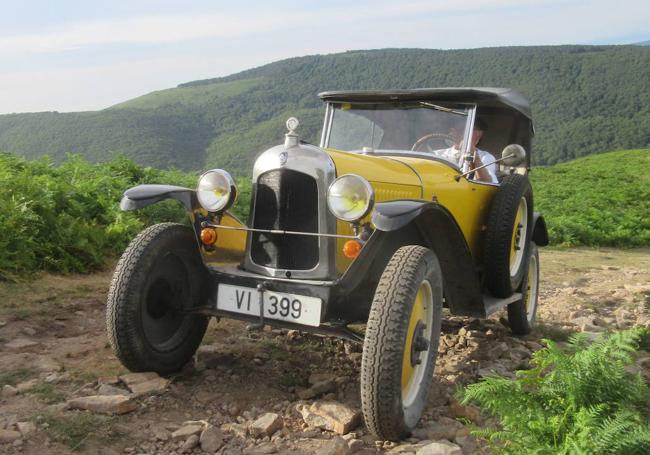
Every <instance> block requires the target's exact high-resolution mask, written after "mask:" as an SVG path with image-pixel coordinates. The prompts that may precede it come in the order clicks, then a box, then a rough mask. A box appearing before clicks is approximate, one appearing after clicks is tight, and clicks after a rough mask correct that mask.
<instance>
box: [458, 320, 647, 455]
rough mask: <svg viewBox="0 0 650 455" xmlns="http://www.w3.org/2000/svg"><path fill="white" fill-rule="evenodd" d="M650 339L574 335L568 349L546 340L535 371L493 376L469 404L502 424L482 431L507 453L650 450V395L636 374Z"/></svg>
mask: <svg viewBox="0 0 650 455" xmlns="http://www.w3.org/2000/svg"><path fill="white" fill-rule="evenodd" d="M648 335H649V333H648V330H647V329H632V330H629V331H625V332H619V333H614V334H610V335H606V336H602V337H600V338H599V339H597V340H596V341H594V342H593V343H591V344H589V342H588V338H587V336H586V335H585V334H580V335H574V336H573V337H572V338H571V339H570V342H569V345H568V347H567V349H566V351H564V350H562V349H561V348H560V347H559V346H558V345H557V344H556V343H554V342H552V341H549V340H545V343H546V347H545V348H544V349H542V350H540V351H538V352H536V353H534V354H533V359H532V361H531V364H532V369H530V370H527V371H518V372H517V378H516V379H514V380H510V379H506V378H501V377H494V378H488V379H485V380H483V381H481V382H479V383H477V384H473V385H470V386H468V387H467V388H466V389H465V390H464V392H463V393H462V395H463V401H464V403H469V402H475V403H477V404H479V405H480V406H481V407H482V408H483V409H484V410H485V411H487V412H488V413H489V414H491V415H493V416H495V417H497V418H498V420H499V423H500V428H499V429H497V428H491V429H487V430H478V431H476V432H475V433H476V434H477V435H480V436H483V437H486V438H488V440H489V441H490V442H491V443H492V445H493V448H494V449H495V452H496V453H502V454H521V453H535V454H549V455H551V454H553V455H555V454H587V453H588V454H594V455H597V454H617V455H624V454H645V453H650V425H648V420H647V419H648V408H647V406H646V404H647V402H648V399H649V398H650V390H648V386H647V385H646V383H645V381H644V379H643V378H642V377H641V376H640V374H638V373H636V374H633V373H630V372H629V366H630V365H632V364H633V363H634V353H635V351H636V350H637V349H638V348H639V344H640V343H641V342H642V338H644V337H645V338H647V337H648Z"/></svg>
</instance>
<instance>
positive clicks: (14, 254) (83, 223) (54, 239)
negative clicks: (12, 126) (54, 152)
mask: <svg viewBox="0 0 650 455" xmlns="http://www.w3.org/2000/svg"><path fill="white" fill-rule="evenodd" d="M141 183H167V184H172V185H180V186H186V187H194V186H195V185H196V176H194V175H191V174H186V173H181V172H179V171H160V170H156V169H152V168H149V167H145V168H143V167H140V166H137V165H136V164H135V163H133V162H132V161H130V160H128V159H126V158H124V157H116V158H114V159H112V160H111V161H109V162H106V163H104V164H99V165H93V164H89V163H88V162H87V161H85V160H84V159H82V158H80V157H70V158H69V159H68V160H67V161H65V162H64V163H63V164H61V165H60V166H56V165H53V164H52V163H51V162H50V161H49V160H46V159H41V160H37V161H26V160H24V159H21V158H18V157H16V156H13V155H10V154H0V187H2V188H3V189H4V191H3V192H2V194H0V232H2V233H3V235H2V236H1V237H0V278H3V277H4V278H5V279H7V278H12V277H14V276H18V275H21V274H24V273H28V272H32V271H35V270H49V271H57V272H84V271H89V270H93V269H97V268H100V267H101V266H103V265H104V264H105V260H106V258H107V256H108V257H115V256H116V255H119V254H121V252H122V251H123V250H124V248H125V247H126V245H127V244H128V242H129V241H130V240H131V239H132V238H133V237H134V236H135V235H137V234H138V233H139V232H140V231H141V230H142V229H143V228H144V227H145V226H147V225H150V224H153V223H155V222H158V221H179V222H183V221H186V220H187V219H188V217H187V214H186V213H185V210H184V209H183V208H182V207H181V206H180V205H179V204H177V203H176V202H175V201H165V202H164V203H160V204H155V205H153V206H150V207H147V208H145V209H143V210H139V211H136V212H122V211H120V209H119V201H120V198H121V196H122V193H123V192H124V190H126V189H128V188H129V187H131V186H134V185H137V184H141ZM240 187H241V188H242V189H243V193H245V192H246V191H249V192H250V183H248V182H243V181H242V182H240ZM249 198H250V196H249V195H248V194H242V197H241V198H240V199H239V203H238V205H237V206H236V208H235V213H236V214H237V215H239V216H246V213H247V212H246V211H247V210H248V200H249ZM244 201H245V202H244Z"/></svg>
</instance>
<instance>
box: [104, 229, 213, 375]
mask: <svg viewBox="0 0 650 455" xmlns="http://www.w3.org/2000/svg"><path fill="white" fill-rule="evenodd" d="M206 279H207V271H206V269H205V266H204V265H203V263H202V261H201V257H200V255H199V252H198V248H197V244H196V239H195V237H194V233H193V232H192V230H191V229H190V228H189V227H187V226H183V225H180V224H173V223H163V224H157V225H155V226H151V227H149V228H147V229H145V230H144V231H142V232H141V233H140V235H138V236H137V237H136V238H135V239H134V240H133V241H132V242H131V244H130V245H129V246H128V247H127V249H126V251H125V252H124V254H123V255H122V257H121V258H120V261H119V262H118V264H117V267H116V269H115V273H114V275H113V280H112V282H111V287H110V289H109V292H108V302H107V312H106V328H107V332H108V339H109V342H110V344H111V347H112V348H113V351H114V352H115V355H116V356H117V357H118V358H119V359H120V361H121V362H122V363H123V364H124V366H125V367H127V368H128V369H129V370H131V371H156V372H158V373H170V372H172V371H176V370H179V369H180V368H181V367H183V365H185V364H186V363H187V362H188V361H189V360H190V358H191V357H192V355H193V354H194V352H195V351H196V349H197V347H198V346H199V344H200V343H201V340H202V338H203V335H204V333H205V330H206V328H207V325H208V321H209V318H208V317H207V316H204V315H200V314H193V313H190V312H189V311H190V310H191V309H192V308H195V307H197V306H199V305H200V304H201V303H203V300H204V291H205V283H206Z"/></svg>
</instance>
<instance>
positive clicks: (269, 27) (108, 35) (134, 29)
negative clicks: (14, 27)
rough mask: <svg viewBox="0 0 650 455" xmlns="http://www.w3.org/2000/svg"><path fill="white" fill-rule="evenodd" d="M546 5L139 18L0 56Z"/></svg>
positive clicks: (2, 40) (470, 0)
mask: <svg viewBox="0 0 650 455" xmlns="http://www.w3.org/2000/svg"><path fill="white" fill-rule="evenodd" d="M549 1H550V0H528V1H522V0H465V1H463V2H455V3H454V2H452V3H448V2H440V1H410V2H408V1H405V2H402V3H395V2H373V3H371V4H370V5H365V6H358V5H355V6H349V7H346V8H329V9H324V10H318V11H307V10H306V9H305V10H303V11H284V10H281V11H277V10H272V11H256V12H255V13H252V12H250V11H249V12H247V13H245V14H243V13H240V14H193V15H174V16H142V17H133V18H113V19H103V20H95V21H87V22H78V23H72V24H68V25H66V26H60V27H57V28H53V29H50V30H46V31H43V32H39V33H27V34H25V33H22V34H13V35H6V36H2V35H0V53H5V54H6V53H24V52H34V53H46V52H61V51H69V50H77V49H82V48H88V47H92V46H100V45H110V44H132V45H133V44H145V45H146V44H170V43H179V42H184V41H191V40H197V39H207V38H224V39H226V38H232V37H236V36H241V35H249V34H253V33H264V32H270V31H274V30H281V29H283V30H291V29H292V28H299V27H302V26H305V25H307V24H310V23H314V21H315V20H316V21H318V24H320V25H322V24H327V23H330V24H332V25H333V26H335V25H336V24H341V23H351V22H352V23H364V24H366V25H367V24H368V22H369V21H379V20H381V19H388V20H390V19H395V18H397V17H400V16H401V17H403V16H409V15H415V16H421V15H423V14H433V13H441V14H450V13H451V14H458V13H463V12H468V11H471V12H476V11H482V10H486V9H495V8H504V7H520V6H522V5H535V4H540V3H548V2H549Z"/></svg>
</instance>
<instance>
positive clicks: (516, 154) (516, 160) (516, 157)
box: [499, 144, 526, 166]
mask: <svg viewBox="0 0 650 455" xmlns="http://www.w3.org/2000/svg"><path fill="white" fill-rule="evenodd" d="M525 159H526V150H525V149H524V148H523V147H522V146H521V145H519V144H510V145H507V146H506V147H505V148H504V149H503V152H501V160H499V161H501V162H503V164H505V165H506V166H519V165H520V164H521V163H523V162H524V160H525Z"/></svg>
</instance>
